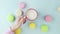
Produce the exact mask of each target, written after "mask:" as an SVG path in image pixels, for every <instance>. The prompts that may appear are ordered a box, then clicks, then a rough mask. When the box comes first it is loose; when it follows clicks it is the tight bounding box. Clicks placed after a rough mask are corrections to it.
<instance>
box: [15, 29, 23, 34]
mask: <svg viewBox="0 0 60 34" xmlns="http://www.w3.org/2000/svg"><path fill="white" fill-rule="evenodd" d="M21 31H22V29H21V28H18V29H16V30H15V31H14V32H15V34H21Z"/></svg>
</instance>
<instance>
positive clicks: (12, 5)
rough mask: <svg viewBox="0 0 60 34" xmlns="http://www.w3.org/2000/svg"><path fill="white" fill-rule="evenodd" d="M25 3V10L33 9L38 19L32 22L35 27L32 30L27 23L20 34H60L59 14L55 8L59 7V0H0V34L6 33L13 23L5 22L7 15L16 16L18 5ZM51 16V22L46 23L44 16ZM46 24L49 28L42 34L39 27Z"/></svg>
mask: <svg viewBox="0 0 60 34" xmlns="http://www.w3.org/2000/svg"><path fill="white" fill-rule="evenodd" d="M20 2H25V3H26V4H27V6H26V8H25V9H23V11H24V12H26V10H27V9H28V8H34V9H36V10H37V12H38V15H39V16H38V18H37V19H36V20H34V22H35V23H36V25H37V27H36V29H34V30H32V29H30V28H29V27H28V24H29V21H27V23H26V24H24V25H23V27H22V33H21V34H60V13H59V12H58V11H57V7H58V6H60V0H0V34H2V33H3V32H4V31H6V30H7V29H8V28H9V27H10V26H11V25H12V24H13V23H11V22H9V21H8V20H7V18H6V17H7V15H8V14H13V15H15V16H16V10H17V9H18V8H19V7H18V3H20ZM46 15H51V16H52V17H53V21H52V22H50V23H48V22H46V21H45V20H44V16H46ZM42 24H47V25H48V26H49V31H48V32H46V33H45V32H42V31H41V29H40V25H42Z"/></svg>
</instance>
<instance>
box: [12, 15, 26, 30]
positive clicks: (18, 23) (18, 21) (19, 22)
mask: <svg viewBox="0 0 60 34" xmlns="http://www.w3.org/2000/svg"><path fill="white" fill-rule="evenodd" d="M26 18H27V17H26V16H24V17H23V16H21V17H18V18H17V19H16V22H15V23H14V24H13V26H11V30H12V31H15V30H16V29H18V28H19V27H21V25H22V24H24V23H25V22H26Z"/></svg>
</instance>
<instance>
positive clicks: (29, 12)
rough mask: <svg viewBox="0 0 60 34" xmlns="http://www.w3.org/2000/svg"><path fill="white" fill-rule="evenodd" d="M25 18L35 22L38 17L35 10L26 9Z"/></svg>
mask: <svg viewBox="0 0 60 34" xmlns="http://www.w3.org/2000/svg"><path fill="white" fill-rule="evenodd" d="M26 16H27V19H29V20H31V21H32V20H35V19H36V18H37V16H38V13H37V10H35V9H33V8H30V9H28V10H27V12H26Z"/></svg>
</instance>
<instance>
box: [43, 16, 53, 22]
mask: <svg viewBox="0 0 60 34" xmlns="http://www.w3.org/2000/svg"><path fill="white" fill-rule="evenodd" d="M44 20H45V21H46V22H51V21H52V16H50V15H47V16H45V17H44Z"/></svg>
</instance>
